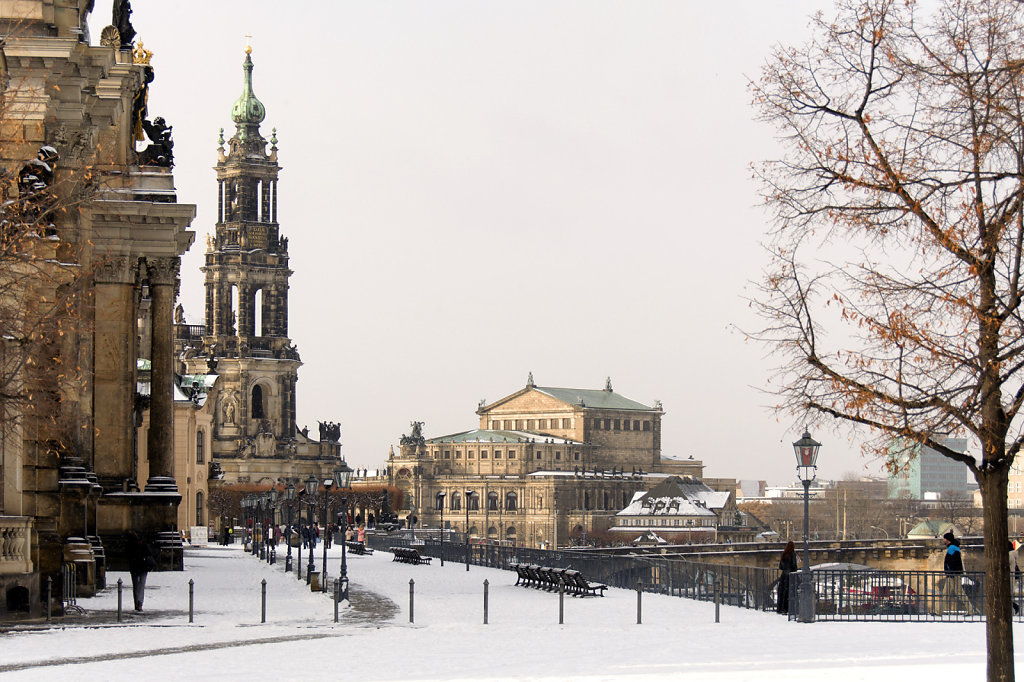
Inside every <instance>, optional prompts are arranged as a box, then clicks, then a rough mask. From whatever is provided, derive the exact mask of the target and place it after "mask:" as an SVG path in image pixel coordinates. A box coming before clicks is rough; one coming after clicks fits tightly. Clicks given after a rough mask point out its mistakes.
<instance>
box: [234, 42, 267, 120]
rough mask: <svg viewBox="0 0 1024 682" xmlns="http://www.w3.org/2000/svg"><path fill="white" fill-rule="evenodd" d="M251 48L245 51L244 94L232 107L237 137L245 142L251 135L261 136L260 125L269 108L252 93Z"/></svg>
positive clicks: (243, 66)
mask: <svg viewBox="0 0 1024 682" xmlns="http://www.w3.org/2000/svg"><path fill="white" fill-rule="evenodd" d="M249 50H250V48H246V49H245V62H243V64H242V70H243V71H245V84H244V85H243V87H242V94H241V95H240V96H239V97H238V99H237V100H235V103H234V105H232V107H231V120H233V121H234V122H235V124H236V126H237V127H238V132H237V136H238V138H239V139H241V140H244V139H245V138H246V137H247V136H248V134H249V133H256V134H259V125H260V122H261V121H263V119H264V118H266V116H267V108H266V107H264V106H263V102H261V101H259V100H258V99H256V94H255V93H254V92H253V91H252V57H250V56H249Z"/></svg>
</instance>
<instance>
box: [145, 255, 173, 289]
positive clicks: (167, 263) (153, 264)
mask: <svg viewBox="0 0 1024 682" xmlns="http://www.w3.org/2000/svg"><path fill="white" fill-rule="evenodd" d="M180 269H181V259H180V258H178V257H177V256H174V257H171V258H147V259H146V270H147V272H148V274H149V284H150V286H153V285H160V284H166V285H168V286H175V285H177V283H178V271H179V270H180Z"/></svg>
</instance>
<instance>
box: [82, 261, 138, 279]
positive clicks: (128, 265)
mask: <svg viewBox="0 0 1024 682" xmlns="http://www.w3.org/2000/svg"><path fill="white" fill-rule="evenodd" d="M93 271H94V274H93V278H94V279H95V280H96V283H97V284H132V285H134V284H135V283H136V281H137V280H138V276H139V260H138V259H137V258H133V257H131V256H107V257H106V258H101V259H97V260H95V261H93Z"/></svg>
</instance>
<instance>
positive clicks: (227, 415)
mask: <svg viewBox="0 0 1024 682" xmlns="http://www.w3.org/2000/svg"><path fill="white" fill-rule="evenodd" d="M224 423H225V424H234V423H235V404H234V403H232V402H228V403H226V404H225V405H224Z"/></svg>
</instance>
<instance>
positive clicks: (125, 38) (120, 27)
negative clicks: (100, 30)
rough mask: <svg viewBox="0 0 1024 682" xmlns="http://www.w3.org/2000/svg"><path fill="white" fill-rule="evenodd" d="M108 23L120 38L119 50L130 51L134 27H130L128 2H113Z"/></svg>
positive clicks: (130, 4)
mask: <svg viewBox="0 0 1024 682" xmlns="http://www.w3.org/2000/svg"><path fill="white" fill-rule="evenodd" d="M110 23H111V24H113V25H114V27H115V28H116V29H117V32H118V33H119V34H120V36H121V49H122V50H130V49H132V42H133V41H134V40H135V27H134V26H132V3H131V2H130V1H129V0H114V7H113V10H112V12H111V19H110Z"/></svg>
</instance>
